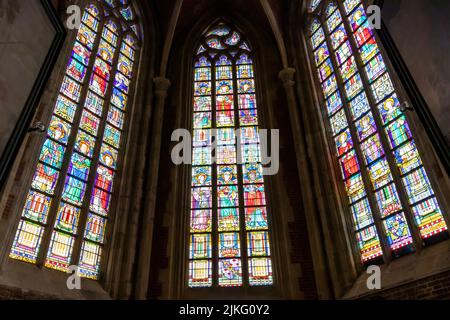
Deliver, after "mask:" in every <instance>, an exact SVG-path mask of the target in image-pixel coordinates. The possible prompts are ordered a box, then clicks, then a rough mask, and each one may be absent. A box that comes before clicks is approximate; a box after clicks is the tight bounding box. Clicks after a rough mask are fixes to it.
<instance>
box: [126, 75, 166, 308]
mask: <svg viewBox="0 0 450 320" xmlns="http://www.w3.org/2000/svg"><path fill="white" fill-rule="evenodd" d="M153 82H154V84H155V97H156V101H155V110H154V113H153V121H152V125H153V129H152V131H151V139H150V146H151V150H150V159H149V162H150V163H149V166H148V168H149V170H148V172H147V177H148V184H147V186H148V189H147V190H144V192H146V194H145V205H144V217H143V219H142V225H141V237H140V239H139V241H140V247H139V248H140V249H139V252H138V253H137V254H138V268H137V276H136V282H135V283H136V291H135V298H136V299H147V290H148V284H149V277H150V260H151V254H152V238H153V222H154V217H155V208H156V194H157V188H158V171H159V161H160V153H161V139H164V137H162V127H163V120H164V106H165V102H166V97H167V90H168V89H169V87H170V85H171V84H170V81H169V80H168V79H166V78H163V77H157V78H154V79H153Z"/></svg>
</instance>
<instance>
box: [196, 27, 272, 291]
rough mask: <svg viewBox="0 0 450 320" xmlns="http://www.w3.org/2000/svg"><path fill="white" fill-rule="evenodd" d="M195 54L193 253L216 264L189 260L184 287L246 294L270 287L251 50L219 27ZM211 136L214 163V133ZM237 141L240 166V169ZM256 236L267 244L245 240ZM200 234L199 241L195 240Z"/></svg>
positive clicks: (255, 239)
mask: <svg viewBox="0 0 450 320" xmlns="http://www.w3.org/2000/svg"><path fill="white" fill-rule="evenodd" d="M196 54H197V56H196V57H195V63H194V66H195V67H194V72H193V79H194V83H193V94H194V97H193V115H192V119H193V122H192V124H193V147H194V148H193V152H192V158H193V159H192V170H191V173H192V178H191V200H190V205H191V210H190V214H189V217H190V234H191V237H190V248H202V249H199V250H200V251H201V252H205V251H204V249H203V248H208V249H207V250H208V251H207V252H214V256H212V254H207V255H204V254H200V255H192V254H190V257H189V279H188V284H189V286H190V287H192V288H198V287H211V286H213V283H215V285H218V286H219V287H235V286H243V284H244V282H245V283H248V284H249V285H251V286H267V285H272V284H273V274H272V260H271V257H270V250H269V246H270V243H269V233H268V230H269V223H268V214H267V208H266V201H265V188H264V176H263V175H262V166H261V158H260V148H259V143H260V141H259V135H258V124H259V122H258V113H257V102H256V95H255V90H256V88H255V81H254V78H253V77H254V72H253V62H252V59H251V56H250V55H251V49H250V47H249V45H248V43H247V42H245V40H244V38H243V36H242V34H241V33H240V32H239V31H237V30H233V28H231V27H229V26H227V25H225V24H222V23H219V24H218V25H216V26H214V27H212V28H210V30H209V31H208V32H207V33H206V35H205V36H204V38H203V39H202V41H201V44H200V46H199V48H198V50H196ZM213 76H215V77H213ZM213 80H215V81H213ZM216 128H217V134H216V135H215V142H216V143H217V146H216V147H215V150H214V153H215V157H214V158H213V157H212V155H213V148H212V146H213V140H212V135H211V131H212V130H216ZM235 129H237V130H238V131H240V134H239V135H237V134H236V133H235ZM238 139H241V141H240V145H241V146H242V150H239V151H242V152H241V153H242V158H243V159H242V160H243V163H237V161H238V159H237V152H238V150H237V148H238V143H237V142H238ZM213 160H215V161H213ZM241 168H242V169H241ZM213 217H216V219H214V218H213ZM244 217H245V218H244ZM254 230H261V231H264V232H265V233H264V236H263V237H261V236H260V234H249V232H250V231H254ZM242 233H244V236H243V237H242V238H241V234H242ZM198 234H201V235H202V236H195V237H193V235H198ZM212 234H216V235H217V237H215V238H216V239H218V240H217V243H212V242H211V241H206V242H205V241H203V240H202V239H209V237H210V235H212ZM247 234H248V237H247V236H245V235H247ZM241 239H247V240H246V241H244V242H241ZM211 247H214V248H217V250H210V248H211ZM247 248H251V250H247ZM260 248H261V250H260ZM196 250H197V249H194V251H193V252H197V251H196ZM191 252H192V249H191ZM254 257H262V258H258V259H260V260H257V259H256V258H254ZM243 259H247V260H248V263H246V264H244V263H243ZM244 265H246V266H248V268H249V272H248V274H249V276H248V278H247V279H244V278H243V270H242V268H243V266H244ZM213 278H214V279H217V281H213Z"/></svg>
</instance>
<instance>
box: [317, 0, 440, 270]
mask: <svg viewBox="0 0 450 320" xmlns="http://www.w3.org/2000/svg"><path fill="white" fill-rule="evenodd" d="M311 8H312V11H313V12H312V16H313V17H312V22H311V24H310V29H309V48H310V52H311V59H312V61H313V64H314V68H315V77H316V79H317V81H318V82H319V83H320V88H321V91H322V94H323V95H322V97H323V99H324V100H323V101H324V104H323V112H322V113H323V114H324V115H325V118H326V122H327V123H328V125H329V130H328V132H329V136H330V139H331V141H332V144H333V145H334V150H333V153H334V154H335V156H336V161H337V165H338V167H339V169H340V175H341V177H342V181H343V185H344V189H345V191H346V194H347V199H348V205H349V210H348V214H349V215H350V216H351V218H350V220H351V221H352V222H353V225H352V227H353V232H354V236H355V240H356V243H357V245H358V247H359V251H360V256H361V260H362V262H363V263H365V264H367V263H372V262H373V261H375V260H377V259H381V258H382V257H384V258H385V259H386V258H387V259H390V258H392V257H394V258H395V257H398V256H400V255H401V254H404V253H407V252H411V251H414V250H415V249H416V248H417V246H422V245H427V244H430V243H432V242H433V241H436V240H437V239H438V238H443V237H446V236H447V223H446V221H445V219H444V216H443V212H442V211H441V207H440V205H439V201H438V199H437V196H436V194H435V191H434V189H433V187H432V184H431V181H430V179H429V177H428V174H427V170H426V168H425V167H424V164H423V161H422V157H421V155H420V152H419V147H418V146H417V145H416V142H415V140H414V137H413V134H412V132H411V129H410V126H409V124H408V115H407V114H405V113H404V112H403V111H402V110H403V108H402V107H401V101H402V98H401V94H400V91H399V90H397V89H396V86H395V85H394V81H393V78H392V77H391V76H392V73H391V72H390V71H389V68H388V65H387V63H386V60H385V56H384V54H383V52H382V49H381V48H380V46H379V43H378V41H377V36H376V34H375V32H374V30H373V29H372V26H371V24H370V22H369V19H368V17H367V14H366V9H365V6H364V3H362V1H361V0H341V1H336V2H333V1H322V2H321V3H320V1H313V4H312V6H311Z"/></svg>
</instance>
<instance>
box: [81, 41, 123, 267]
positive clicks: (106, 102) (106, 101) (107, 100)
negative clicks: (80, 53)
mask: <svg viewBox="0 0 450 320" xmlns="http://www.w3.org/2000/svg"><path fill="white" fill-rule="evenodd" d="M122 41H123V38H122V37H120V36H118V37H117V44H116V48H115V53H114V59H113V61H112V64H111V72H110V76H109V83H108V84H107V85H108V87H107V90H106V92H105V96H104V98H103V97H102V98H103V110H102V115H101V117H100V125H99V128H98V131H97V136H96V138H95V139H96V140H95V147H94V152H93V155H92V158H91V159H92V160H91V167H90V170H89V177H88V180H87V182H86V191H85V196H84V200H83V207H82V211H81V212H80V219H79V222H78V228H77V231H78V232H77V236H76V241H75V244H74V247H73V252H72V263H74V262H78V261H79V257H80V253H81V245H82V243H83V241H84V231H85V229H86V222H87V217H88V214H89V210H90V209H89V205H90V200H91V195H92V190H93V189H94V181H95V176H96V173H97V167H98V164H99V157H100V151H101V146H102V145H103V143H104V142H103V137H104V133H105V127H106V123H107V121H106V119H107V116H108V111H109V108H110V105H111V95H112V89H113V88H114V79H115V76H116V73H117V72H119V71H118V69H117V65H118V60H119V54H120V46H121V44H122ZM99 59H100V58H99ZM105 62H106V61H105ZM106 63H108V62H106ZM105 80H106V79H105ZM127 97H128V95H127ZM121 134H122V132H121ZM121 138H122V136H121ZM111 147H112V148H114V149H115V150H117V149H116V148H115V147H113V146H111ZM119 147H120V145H119ZM117 151H119V150H117ZM117 160H118V159H116V168H117ZM112 170H113V172H114V176H113V179H114V178H115V177H116V174H117V171H116V169H112ZM108 213H109V212H108ZM100 216H101V215H100ZM105 218H106V220H107V223H109V222H110V218H109V215H108V216H107V217H105ZM104 241H105V240H104ZM100 246H101V247H102V248H103V244H100Z"/></svg>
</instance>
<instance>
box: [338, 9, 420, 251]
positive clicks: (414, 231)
mask: <svg viewBox="0 0 450 320" xmlns="http://www.w3.org/2000/svg"><path fill="white" fill-rule="evenodd" d="M361 4H362V2H361ZM338 5H339V7H338V9H337V10H340V13H341V15H342V20H343V24H344V27H345V30H346V32H347V35H348V39H349V41H350V44H351V48H352V50H353V56H354V57H355V62H356V65H357V70H358V72H359V75H360V76H361V81H362V84H363V87H364V91H365V92H366V96H367V99H368V101H369V105H370V111H371V112H372V115H373V118H374V120H375V124H376V126H377V133H378V135H379V136H380V141H381V145H382V147H383V149H384V154H385V157H386V161H387V163H388V164H389V170H390V172H391V174H392V177H393V181H392V182H390V183H388V184H386V185H384V186H383V187H381V188H378V189H376V191H380V190H382V189H383V188H385V187H386V186H388V185H390V184H391V183H393V184H394V185H395V186H396V189H397V193H398V196H399V198H400V203H401V205H402V207H403V210H402V211H403V212H404V216H405V218H406V221H407V224H408V228H409V230H410V231H411V235H412V238H413V242H414V247H415V248H416V250H417V251H420V250H421V247H422V246H423V241H422V239H421V237H420V232H419V228H418V227H417V225H416V223H415V222H414V219H413V218H412V217H413V216H414V214H413V213H412V212H411V207H410V206H409V202H408V198H407V195H406V194H405V190H404V188H403V185H400V186H399V184H401V181H402V179H401V173H400V169H399V168H398V166H397V165H396V162H395V159H394V156H393V154H392V152H393V150H391V148H390V144H389V141H388V139H387V137H386V133H385V131H384V126H383V123H382V122H381V118H380V114H379V112H378V110H376V105H377V103H376V101H375V97H374V94H373V91H372V88H371V85H370V84H369V83H370V82H369V79H368V77H367V74H366V72H365V68H364V63H363V61H362V58H361V55H360V53H359V50H358V45H357V43H356V40H355V38H354V32H353V30H352V29H351V28H350V25H349V22H348V16H347V14H346V13H345V8H343V4H342V3H339V4H338ZM364 11H365V8H364ZM366 21H368V20H366ZM360 28H363V26H360V27H359V28H358V29H357V30H356V31H359V30H360ZM356 31H355V32H356ZM374 39H375V38H374ZM377 46H378V42H377ZM378 52H379V54H380V53H381V52H380V51H378ZM375 57H376V55H375V56H374V57H372V58H371V60H372V59H374V58H375ZM368 63H369V61H368ZM384 74H388V75H389V78H391V77H390V74H389V70H388V68H387V66H386V70H385V72H384V73H383V74H382V75H380V76H378V78H377V79H379V78H381V77H382V76H383V75H384ZM374 83H375V81H374V82H373V83H372V85H373V84H374ZM394 92H396V91H395V88H394ZM385 98H386V97H385ZM363 163H364V162H363ZM365 168H367V170H368V169H369V166H365ZM397 214H399V213H398V212H397ZM390 216H393V214H391V215H389V216H387V217H384V218H382V219H381V220H382V221H383V220H385V219H387V218H388V217H390ZM380 217H381V213H380ZM383 230H384V229H383ZM402 248H404V247H402ZM400 249H401V248H400Z"/></svg>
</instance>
